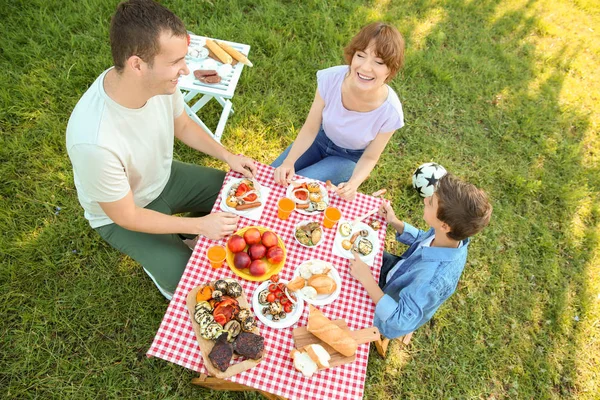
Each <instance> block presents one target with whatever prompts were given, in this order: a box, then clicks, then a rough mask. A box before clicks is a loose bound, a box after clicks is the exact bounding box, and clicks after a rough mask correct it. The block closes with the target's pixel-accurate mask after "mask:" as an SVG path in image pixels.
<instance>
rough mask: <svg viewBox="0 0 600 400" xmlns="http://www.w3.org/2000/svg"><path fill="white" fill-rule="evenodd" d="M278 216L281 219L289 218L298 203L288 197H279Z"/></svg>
mask: <svg viewBox="0 0 600 400" xmlns="http://www.w3.org/2000/svg"><path fill="white" fill-rule="evenodd" d="M277 208H278V209H277V217H278V218H279V219H288V218H289V217H290V215H291V214H292V211H294V210H295V209H296V203H294V201H293V200H292V199H288V198H287V197H284V198H281V199H279V201H278V202H277Z"/></svg>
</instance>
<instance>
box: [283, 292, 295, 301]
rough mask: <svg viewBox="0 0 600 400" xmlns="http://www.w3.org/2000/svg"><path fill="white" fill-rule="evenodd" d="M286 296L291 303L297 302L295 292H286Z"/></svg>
mask: <svg viewBox="0 0 600 400" xmlns="http://www.w3.org/2000/svg"><path fill="white" fill-rule="evenodd" d="M285 294H286V296H287V298H288V299H290V300H291V301H297V300H298V298H297V297H296V295H295V294H294V292H290V291H289V290H288V291H287V292H285Z"/></svg>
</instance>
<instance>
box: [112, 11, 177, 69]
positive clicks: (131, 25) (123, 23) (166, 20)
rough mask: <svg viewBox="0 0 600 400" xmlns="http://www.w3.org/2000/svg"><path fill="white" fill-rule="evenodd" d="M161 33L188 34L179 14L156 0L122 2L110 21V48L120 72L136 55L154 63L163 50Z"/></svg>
mask: <svg viewBox="0 0 600 400" xmlns="http://www.w3.org/2000/svg"><path fill="white" fill-rule="evenodd" d="M162 32H170V33H171V34H172V35H174V36H178V37H182V36H186V35H187V31H186V29H185V26H184V25H183V22H181V20H180V19H179V17H177V16H176V15H175V14H173V13H172V12H171V11H170V10H169V9H167V8H165V7H163V6H162V5H160V4H158V3H157V2H155V1H153V0H129V1H124V2H122V3H120V4H119V5H118V6H117V11H116V12H115V14H114V15H113V17H112V20H111V24H110V47H111V52H112V57H113V62H114V64H115V69H116V70H117V72H122V71H123V68H125V63H126V62H127V59H129V57H131V56H134V55H136V56H138V57H140V58H141V59H142V60H144V61H145V62H147V63H148V64H149V65H150V66H152V64H153V62H154V57H155V56H156V55H157V54H158V52H159V51H160V42H159V40H160V34H161V33H162Z"/></svg>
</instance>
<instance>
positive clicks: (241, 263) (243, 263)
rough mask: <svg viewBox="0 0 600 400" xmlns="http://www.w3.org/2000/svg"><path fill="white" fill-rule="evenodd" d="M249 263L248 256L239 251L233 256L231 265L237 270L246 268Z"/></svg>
mask: <svg viewBox="0 0 600 400" xmlns="http://www.w3.org/2000/svg"><path fill="white" fill-rule="evenodd" d="M251 262H252V260H251V259H250V256H249V255H248V254H247V253H246V252H244V251H240V252H239V253H235V254H234V255H233V265H235V267H236V268H237V269H244V268H248V267H249V266H250V263H251Z"/></svg>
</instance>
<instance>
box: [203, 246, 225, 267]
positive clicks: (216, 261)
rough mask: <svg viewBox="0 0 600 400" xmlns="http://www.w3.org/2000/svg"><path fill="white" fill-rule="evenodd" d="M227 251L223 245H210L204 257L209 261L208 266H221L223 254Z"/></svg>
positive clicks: (223, 259) (223, 258)
mask: <svg viewBox="0 0 600 400" xmlns="http://www.w3.org/2000/svg"><path fill="white" fill-rule="evenodd" d="M226 255H227V252H226V251H225V247H223V246H221V245H215V246H210V247H209V248H208V250H207V251H206V257H207V258H208V261H210V266H211V267H213V268H214V269H217V268H221V267H222V266H223V261H225V256H226Z"/></svg>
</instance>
